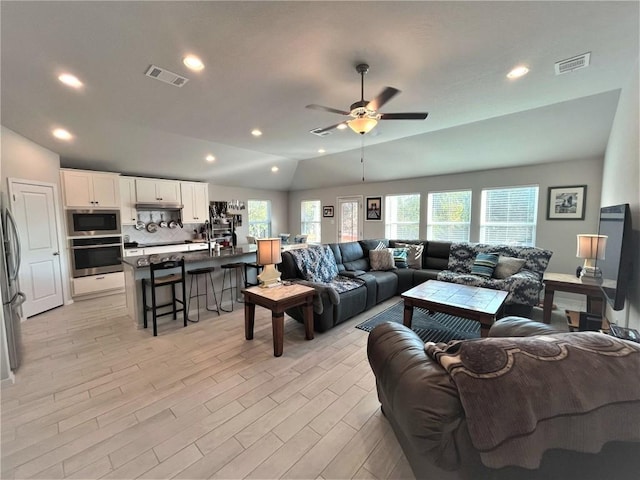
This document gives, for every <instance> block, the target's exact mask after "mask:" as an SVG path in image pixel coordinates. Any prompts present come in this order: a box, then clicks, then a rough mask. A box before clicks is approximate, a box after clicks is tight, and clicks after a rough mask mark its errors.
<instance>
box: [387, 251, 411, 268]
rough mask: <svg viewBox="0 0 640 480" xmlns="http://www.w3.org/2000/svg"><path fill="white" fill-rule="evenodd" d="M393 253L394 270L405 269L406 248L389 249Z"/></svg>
mask: <svg viewBox="0 0 640 480" xmlns="http://www.w3.org/2000/svg"><path fill="white" fill-rule="evenodd" d="M389 250H391V251H392V252H393V262H394V263H395V265H396V268H407V252H408V250H407V249H406V248H390V249H389Z"/></svg>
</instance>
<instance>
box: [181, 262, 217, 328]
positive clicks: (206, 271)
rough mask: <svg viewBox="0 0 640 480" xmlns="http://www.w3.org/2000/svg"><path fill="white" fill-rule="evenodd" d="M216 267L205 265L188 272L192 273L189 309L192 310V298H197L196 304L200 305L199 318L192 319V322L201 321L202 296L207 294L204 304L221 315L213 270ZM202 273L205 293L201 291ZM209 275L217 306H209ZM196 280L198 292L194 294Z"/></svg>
mask: <svg viewBox="0 0 640 480" xmlns="http://www.w3.org/2000/svg"><path fill="white" fill-rule="evenodd" d="M215 269H216V268H215V267H204V268H195V269H193V270H188V271H187V273H188V274H189V275H191V283H190V284H189V310H191V299H192V298H195V299H196V305H197V307H198V310H197V312H198V318H197V320H191V319H189V321H190V322H193V323H197V322H199V321H200V297H201V296H203V295H204V296H205V300H204V302H205V303H204V306H205V308H206V309H207V310H208V311H210V312H217V313H218V315H220V305H219V304H218V297H217V295H216V289H215V287H214V286H213V272H214V271H215ZM200 275H202V276H203V277H204V293H200V284H199V282H198V280H199V277H200ZM207 276H208V277H209V283H210V284H211V291H212V292H213V300H214V302H215V303H216V308H209V289H208V288H207ZM194 280H195V281H196V294H195V295H193V281H194Z"/></svg>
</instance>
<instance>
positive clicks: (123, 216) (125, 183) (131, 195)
mask: <svg viewBox="0 0 640 480" xmlns="http://www.w3.org/2000/svg"><path fill="white" fill-rule="evenodd" d="M137 221H138V218H137V211H136V179H135V178H133V177H120V223H121V224H122V225H135V224H136V223H137Z"/></svg>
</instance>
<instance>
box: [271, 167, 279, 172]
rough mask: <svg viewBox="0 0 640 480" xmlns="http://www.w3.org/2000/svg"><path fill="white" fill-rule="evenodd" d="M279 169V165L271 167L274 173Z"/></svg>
mask: <svg viewBox="0 0 640 480" xmlns="http://www.w3.org/2000/svg"><path fill="white" fill-rule="evenodd" d="M278 170H280V169H279V168H278V167H271V171H272V172H274V173H275V172H277V171H278Z"/></svg>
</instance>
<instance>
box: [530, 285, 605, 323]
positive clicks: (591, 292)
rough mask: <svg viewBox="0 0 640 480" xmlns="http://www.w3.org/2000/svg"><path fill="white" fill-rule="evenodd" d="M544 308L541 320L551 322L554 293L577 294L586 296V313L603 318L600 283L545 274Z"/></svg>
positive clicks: (602, 298)
mask: <svg viewBox="0 0 640 480" xmlns="http://www.w3.org/2000/svg"><path fill="white" fill-rule="evenodd" d="M543 282H544V307H543V316H542V320H543V321H544V323H550V322H551V309H552V307H553V296H554V294H555V292H556V291H560V292H569V293H579V294H581V295H586V296H587V312H589V313H597V314H598V315H603V316H604V306H605V301H604V295H603V294H602V290H600V282H599V281H598V280H597V279H593V278H585V277H582V278H578V277H576V276H575V275H570V274H568V273H545V274H544V278H543Z"/></svg>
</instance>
